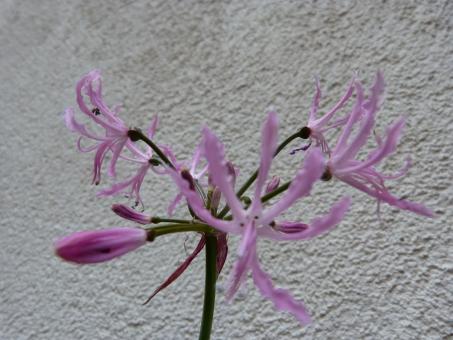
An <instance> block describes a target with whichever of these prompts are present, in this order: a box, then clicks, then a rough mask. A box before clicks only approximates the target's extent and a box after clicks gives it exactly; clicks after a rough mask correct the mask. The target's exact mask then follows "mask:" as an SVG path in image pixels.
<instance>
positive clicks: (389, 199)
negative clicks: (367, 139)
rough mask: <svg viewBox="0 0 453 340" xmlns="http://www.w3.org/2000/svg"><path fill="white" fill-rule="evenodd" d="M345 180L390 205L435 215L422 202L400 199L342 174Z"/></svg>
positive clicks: (425, 214)
mask: <svg viewBox="0 0 453 340" xmlns="http://www.w3.org/2000/svg"><path fill="white" fill-rule="evenodd" d="M339 179H340V180H342V181H343V182H345V183H347V184H349V185H351V186H353V187H354V188H356V189H358V190H360V191H363V192H364V193H366V194H368V195H370V196H372V197H374V198H376V199H377V200H378V201H383V202H386V203H388V204H390V205H393V206H395V207H397V208H400V209H403V210H408V211H412V212H414V213H416V214H419V215H422V216H427V217H434V213H433V212H432V211H431V210H430V209H428V208H427V207H425V206H424V205H422V204H420V203H415V202H411V201H407V200H404V199H400V198H398V197H395V196H393V195H392V194H390V192H388V191H384V190H381V191H378V190H376V189H372V188H370V187H368V186H366V185H365V184H363V183H361V182H359V181H358V180H356V179H355V178H353V177H351V176H342V177H340V178H339Z"/></svg>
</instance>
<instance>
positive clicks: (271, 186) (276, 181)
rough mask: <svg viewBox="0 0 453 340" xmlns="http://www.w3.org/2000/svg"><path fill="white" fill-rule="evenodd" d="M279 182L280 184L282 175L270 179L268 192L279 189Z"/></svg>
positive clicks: (267, 187)
mask: <svg viewBox="0 0 453 340" xmlns="http://www.w3.org/2000/svg"><path fill="white" fill-rule="evenodd" d="M279 184H280V177H278V176H273V177H272V179H271V180H270V181H269V183H267V186H266V194H268V193H270V192H272V191H274V190H275V189H277V188H278V185H279Z"/></svg>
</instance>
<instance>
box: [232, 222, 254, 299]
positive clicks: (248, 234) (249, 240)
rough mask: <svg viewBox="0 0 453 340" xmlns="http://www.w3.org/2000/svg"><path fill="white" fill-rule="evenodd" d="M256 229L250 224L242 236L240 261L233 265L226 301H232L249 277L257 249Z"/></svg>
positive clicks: (239, 252) (239, 253)
mask: <svg viewBox="0 0 453 340" xmlns="http://www.w3.org/2000/svg"><path fill="white" fill-rule="evenodd" d="M256 236H257V235H256V228H255V226H254V224H253V223H248V224H247V225H246V226H245V228H244V232H243V234H242V240H241V244H240V245H239V249H238V259H237V260H236V262H235V263H234V265H233V270H232V271H231V274H230V277H229V280H228V289H227V294H226V299H227V300H231V299H232V298H233V296H234V295H235V294H236V292H237V290H238V289H239V287H240V286H241V284H242V282H244V280H245V278H246V277H247V272H248V269H249V266H250V261H251V259H252V257H253V254H254V249H255V248H256Z"/></svg>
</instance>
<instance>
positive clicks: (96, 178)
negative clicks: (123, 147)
mask: <svg viewBox="0 0 453 340" xmlns="http://www.w3.org/2000/svg"><path fill="white" fill-rule="evenodd" d="M111 144H112V141H111V140H106V141H105V142H102V143H101V144H99V146H98V148H97V151H96V154H95V156H94V167H93V183H94V184H96V185H98V184H99V182H100V181H101V168H102V163H103V162H104V158H105V155H106V154H107V151H108V150H109V149H110V147H111Z"/></svg>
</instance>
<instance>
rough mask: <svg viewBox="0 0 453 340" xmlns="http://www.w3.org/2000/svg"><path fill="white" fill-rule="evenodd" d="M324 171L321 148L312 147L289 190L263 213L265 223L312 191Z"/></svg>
mask: <svg viewBox="0 0 453 340" xmlns="http://www.w3.org/2000/svg"><path fill="white" fill-rule="evenodd" d="M323 171H324V159H323V156H322V153H321V150H319V149H312V150H311V151H310V152H309V153H308V154H307V156H306V158H305V160H304V165H303V167H302V168H301V169H300V170H299V171H298V173H297V174H296V177H295V178H294V180H293V181H292V182H291V185H290V186H289V188H288V190H287V191H286V192H285V193H284V194H283V196H282V198H281V199H280V200H279V201H278V202H277V203H275V204H274V205H272V206H270V207H269V208H266V209H265V210H264V212H263V215H262V221H263V224H268V223H270V222H271V221H272V220H273V219H274V218H276V217H277V216H278V215H280V214H281V213H282V212H284V211H285V210H286V209H288V208H289V207H290V206H291V205H293V204H294V202H296V201H297V200H298V199H299V198H301V197H303V196H306V195H308V194H309V193H310V191H311V188H312V187H313V184H314V183H315V182H316V181H317V180H318V179H320V178H321V175H322V173H323Z"/></svg>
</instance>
